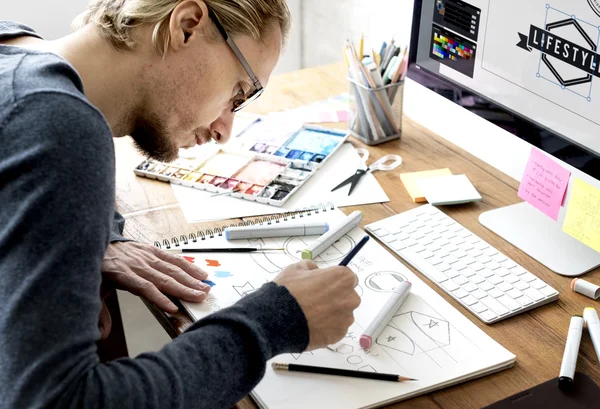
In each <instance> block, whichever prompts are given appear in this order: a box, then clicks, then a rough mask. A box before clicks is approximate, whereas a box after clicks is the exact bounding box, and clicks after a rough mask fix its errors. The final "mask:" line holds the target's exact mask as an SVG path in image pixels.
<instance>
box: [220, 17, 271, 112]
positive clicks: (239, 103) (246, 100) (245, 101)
mask: <svg viewBox="0 0 600 409" xmlns="http://www.w3.org/2000/svg"><path fill="white" fill-rule="evenodd" d="M208 16H209V17H210V19H211V20H212V21H213V23H215V26H217V29H218V30H219V32H220V33H221V35H222V36H223V38H224V39H225V42H227V45H229V48H231V51H233V53H234V54H235V56H236V57H237V59H238V61H239V62H240V64H242V67H244V70H246V73H247V74H248V76H249V77H250V79H251V80H252V84H253V85H254V90H253V91H252V92H250V93H249V94H248V95H244V96H242V97H241V98H239V99H236V100H235V101H233V108H232V110H231V112H238V111H241V110H242V109H244V108H245V107H247V106H248V105H249V104H250V103H251V102H252V101H254V100H255V99H256V98H258V97H260V96H261V94H262V93H263V91H264V88H263V86H262V85H260V81H259V80H258V78H257V77H256V75H255V74H254V71H252V68H250V65H249V64H248V61H246V59H245V58H244V56H243V55H242V52H241V51H240V49H239V48H238V46H237V45H235V43H234V42H233V40H232V39H231V38H230V37H229V35H228V34H227V31H225V27H223V25H222V24H221V22H220V21H219V19H218V18H217V15H216V14H215V13H214V12H213V11H212V10H211V9H208Z"/></svg>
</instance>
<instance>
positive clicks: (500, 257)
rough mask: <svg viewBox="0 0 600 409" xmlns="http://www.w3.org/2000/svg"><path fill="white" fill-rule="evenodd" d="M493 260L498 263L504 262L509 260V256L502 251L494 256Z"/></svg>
mask: <svg viewBox="0 0 600 409" xmlns="http://www.w3.org/2000/svg"><path fill="white" fill-rule="evenodd" d="M492 260H494V261H495V262H496V263H502V262H503V261H506V260H508V257H506V256H505V255H504V254H502V253H498V254H496V255H495V256H494V257H492Z"/></svg>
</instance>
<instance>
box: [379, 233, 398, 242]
mask: <svg viewBox="0 0 600 409" xmlns="http://www.w3.org/2000/svg"><path fill="white" fill-rule="evenodd" d="M381 241H383V242H384V243H391V242H393V241H396V237H395V236H392V235H391V234H390V235H388V236H385V237H383V238H382V239H381Z"/></svg>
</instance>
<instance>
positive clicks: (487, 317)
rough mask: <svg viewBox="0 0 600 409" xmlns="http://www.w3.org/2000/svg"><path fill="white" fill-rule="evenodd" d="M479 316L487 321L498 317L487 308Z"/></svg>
mask: <svg viewBox="0 0 600 409" xmlns="http://www.w3.org/2000/svg"><path fill="white" fill-rule="evenodd" d="M479 316H480V317H481V319H482V320H484V321H487V322H489V321H492V320H495V319H496V318H498V316H497V315H496V314H494V313H493V312H492V311H490V310H486V311H484V312H482V313H481V314H479Z"/></svg>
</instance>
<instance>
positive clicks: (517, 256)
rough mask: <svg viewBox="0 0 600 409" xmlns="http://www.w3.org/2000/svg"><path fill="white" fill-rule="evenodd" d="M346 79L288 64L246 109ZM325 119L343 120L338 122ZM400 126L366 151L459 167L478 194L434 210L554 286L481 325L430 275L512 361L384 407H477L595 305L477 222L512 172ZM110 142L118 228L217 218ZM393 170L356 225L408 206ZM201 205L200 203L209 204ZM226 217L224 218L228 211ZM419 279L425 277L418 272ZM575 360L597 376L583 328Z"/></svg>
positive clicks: (171, 320) (596, 274)
mask: <svg viewBox="0 0 600 409" xmlns="http://www.w3.org/2000/svg"><path fill="white" fill-rule="evenodd" d="M346 88H347V84H346V81H345V66H344V65H343V64H334V65H329V66H324V67H318V68H310V69H306V70H302V71H296V72H292V73H288V74H284V75H280V76H276V77H273V78H272V79H271V81H270V83H269V86H268V87H267V89H266V91H265V93H264V95H263V96H262V97H261V98H259V99H258V100H257V101H256V102H254V103H253V104H252V105H251V109H250V108H249V111H251V112H255V113H260V114H263V113H268V112H270V111H277V110H283V109H290V108H294V107H297V106H300V105H304V104H308V103H311V102H315V101H319V100H321V99H325V98H329V97H332V96H335V95H338V94H340V93H342V92H344V91H346ZM333 126H336V127H340V128H344V127H345V124H341V125H340V124H337V125H333ZM403 127H404V129H403V135H402V139H401V140H399V141H398V140H397V141H392V142H388V143H386V144H383V145H379V146H376V147H368V148H369V151H370V152H371V155H372V157H373V158H375V159H376V158H379V157H381V156H383V155H385V154H387V153H396V154H399V155H401V156H402V157H403V159H404V163H403V165H402V167H401V170H400V171H401V172H410V171H420V170H428V169H435V168H440V167H448V168H450V169H451V170H452V172H453V173H454V174H461V173H464V174H466V175H468V176H469V179H470V180H471V181H472V182H473V184H474V185H475V186H476V187H477V189H478V190H479V192H480V193H481V195H482V196H483V201H482V202H478V203H474V204H469V205H460V206H453V207H445V208H444V209H443V210H444V212H446V213H447V214H449V215H450V216H452V217H453V218H454V219H456V220H457V221H458V222H460V223H462V224H463V225H464V226H465V227H467V228H468V229H470V230H471V231H473V232H474V233H476V234H477V235H479V236H481V237H482V238H483V239H485V240H486V241H488V242H490V243H491V244H492V245H494V246H495V247H497V248H498V249H499V250H501V251H502V252H504V253H505V254H507V255H508V256H510V257H512V258H513V259H514V260H515V261H516V262H518V263H520V264H521V265H523V266H524V267H525V268H526V269H528V270H529V271H531V272H532V273H533V274H535V275H537V276H539V277H540V278H542V279H543V280H544V281H546V282H548V283H549V284H550V285H552V286H553V287H554V288H556V289H558V290H559V292H560V299H559V301H558V302H555V303H552V304H550V305H547V306H544V307H541V308H537V309H535V310H533V311H529V312H526V313H524V314H520V315H518V316H516V317H513V318H510V319H508V320H505V321H501V322H499V323H497V324H494V325H491V326H488V325H485V324H483V323H482V322H481V321H479V320H478V319H477V318H475V317H474V316H473V315H472V314H470V313H469V312H467V311H466V310H465V309H464V308H463V307H462V306H460V305H459V304H457V303H456V302H455V301H454V300H453V299H451V298H450V297H448V296H447V295H446V294H445V293H443V292H442V291H441V290H440V289H438V288H437V287H436V286H435V285H432V288H433V289H434V290H435V291H437V292H438V293H439V294H440V295H441V296H442V297H444V298H445V299H446V300H448V301H449V302H450V303H451V304H452V305H453V306H454V307H455V308H457V309H458V310H459V311H461V312H462V313H463V314H465V315H466V316H467V317H468V318H469V319H471V321H473V322H474V323H475V324H476V325H478V326H479V327H480V328H481V329H483V330H484V331H485V332H486V333H487V334H489V335H490V336H491V337H492V338H494V339H495V340H496V341H498V342H499V343H500V344H502V345H503V346H504V347H506V348H507V349H508V350H509V351H511V352H512V353H514V354H516V355H517V363H516V365H515V367H514V368H512V369H509V370H506V371H503V372H500V373H498V374H495V375H491V376H487V377H484V378H481V379H478V380H474V381H471V382H467V383H465V384H462V385H458V386H455V387H451V388H448V389H445V390H442V391H438V392H435V393H431V394H428V395H425V396H421V397H418V398H415V399H412V400H409V401H406V402H401V403H398V404H395V405H392V406H390V408H394V409H401V408H409V407H410V408H417V409H429V408H431V409H433V408H437V409H441V408H443V409H454V408H465V409H467V408H468V409H471V408H472V409H477V408H481V407H483V406H486V405H489V404H491V403H493V402H496V401H498V400H500V399H503V398H505V397H507V396H510V395H513V394H515V393H517V392H520V391H522V390H524V389H527V388H530V387H532V386H535V385H537V384H539V383H542V382H544V381H546V380H548V379H551V378H554V377H556V376H558V372H559V369H560V364H561V359H562V353H563V349H564V345H565V339H566V334H567V330H568V326H569V320H570V317H571V315H575V314H582V312H583V309H584V308H585V307H587V306H590V305H595V306H596V307H598V306H599V305H598V303H597V302H594V301H592V300H589V299H588V298H585V297H584V296H582V295H579V294H576V293H573V292H572V291H571V290H570V286H569V285H570V281H571V280H570V279H568V278H565V277H561V276H558V275H556V274H554V273H552V272H551V271H550V270H548V269H547V268H545V267H544V266H542V265H541V264H539V263H538V262H536V261H535V260H533V259H531V258H530V257H529V256H527V255H526V254H524V253H523V252H521V251H520V250H518V249H517V248H515V247H513V246H512V245H511V244H509V243H508V242H506V241H504V240H503V239H501V238H500V237H498V236H496V235H494V234H493V233H491V232H490V231H488V230H487V229H486V228H484V227H483V226H482V225H480V224H479V222H478V220H477V218H478V216H479V214H480V213H482V212H484V211H486V210H490V209H494V208H498V207H502V206H506V205H509V204H513V203H518V202H519V201H520V199H519V198H518V197H517V194H516V192H517V189H518V182H516V181H515V180H514V179H512V178H510V177H508V176H506V175H504V174H503V173H501V172H499V171H497V170H496V169H494V168H492V167H491V166H489V165H487V164H486V163H484V162H482V161H480V160H479V159H477V158H475V157H474V156H472V155H470V154H468V153H467V152H465V151H463V150H462V149H460V148H458V147H456V146H455V145H452V144H451V143H449V142H448V141H446V140H445V139H443V138H441V137H439V136H437V135H435V134H433V133H431V132H429V131H428V130H427V129H425V128H423V127H421V126H420V125H419V124H417V123H414V122H412V121H411V120H410V119H408V118H404V122H403ZM351 141H352V143H353V145H354V146H356V147H366V146H365V145H363V144H362V143H360V142H358V141H357V140H355V139H353V138H351ZM115 147H116V154H117V209H118V210H119V211H120V212H121V213H123V214H124V215H125V216H126V225H125V234H126V235H127V236H128V237H131V238H133V239H136V240H138V241H144V242H150V243H151V242H154V241H155V240H161V239H164V238H170V237H173V236H179V235H181V234H188V233H190V232H193V231H195V230H199V229H205V228H209V227H214V226H218V225H222V224H224V223H219V222H214V223H213V222H211V223H200V224H193V225H189V224H187V222H186V221H185V217H184V215H183V212H182V211H181V209H180V208H179V206H178V205H177V200H176V198H175V196H174V194H173V192H172V190H171V187H170V186H169V184H167V183H164V182H158V181H154V180H150V179H146V178H141V177H136V176H135V175H134V174H133V171H132V170H133V168H134V167H135V166H136V165H137V164H139V163H140V162H141V160H142V156H141V155H140V154H139V153H137V152H136V151H135V149H134V148H133V144H132V143H131V141H130V139H129V138H120V139H115ZM400 171H396V172H377V173H375V174H374V175H375V176H376V178H377V180H378V181H379V183H380V184H381V185H382V187H383V188H384V189H385V191H386V193H387V194H388V196H389V197H390V201H389V202H388V203H383V204H374V205H368V206H361V207H360V209H361V210H363V211H364V214H365V218H364V220H363V222H362V225H361V226H362V227H364V226H365V225H367V224H369V223H372V222H374V221H377V220H380V219H382V218H385V217H389V216H392V215H394V214H396V213H399V212H402V211H405V210H408V209H411V208H413V207H415V206H417V204H415V203H413V202H412V201H411V200H410V197H409V196H408V194H407V193H406V191H405V189H404V188H403V186H402V184H401V182H400V180H399V178H398V173H399V172H400ZM355 209H356V208H353V207H347V208H344V209H343V211H344V212H345V213H347V214H348V213H350V212H351V211H353V210H355ZM206 211H207V212H210V209H206ZM228 224H231V221H229V223H228ZM409 268H411V267H410V266H409ZM411 269H412V268H411ZM412 270H413V271H415V270H414V269H412ZM416 274H418V275H419V273H416ZM423 278H424V277H423ZM586 278H588V279H590V280H592V281H595V282H600V269H599V270H595V271H593V272H591V273H589V274H588V275H587V276H586ZM424 281H425V282H427V281H428V280H427V279H426V278H424ZM151 310H152V309H151ZM153 313H154V314H155V316H156V317H157V319H159V321H160V322H161V324H162V325H163V326H164V327H165V329H166V330H167V331H168V332H169V333H170V334H171V335H172V336H175V335H176V334H177V333H179V332H181V331H182V330H183V329H185V327H186V326H187V325H189V322H190V321H189V317H186V316H185V315H184V314H183V313H178V314H176V315H169V316H166V315H164V314H160V313H159V312H157V311H156V310H153ZM577 369H578V370H579V371H582V372H585V373H586V374H588V375H589V376H590V377H591V378H592V379H593V380H594V381H595V382H596V383H597V384H600V366H599V364H598V358H597V357H596V353H595V352H594V349H593V346H592V343H591V341H590V339H589V337H588V336H585V337H584V338H583V340H582V344H581V350H580V354H579V361H578V364H577ZM238 406H239V407H240V408H255V407H256V406H255V405H254V404H253V403H252V402H251V401H250V400H249V399H244V400H243V401H242V402H240V403H239V404H238Z"/></svg>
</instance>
